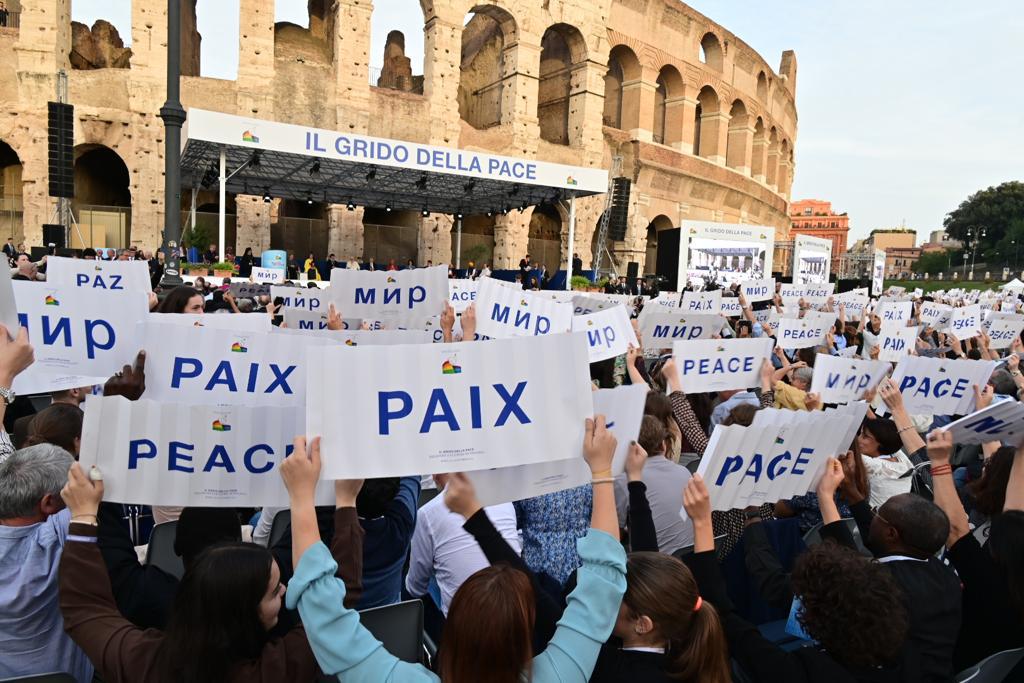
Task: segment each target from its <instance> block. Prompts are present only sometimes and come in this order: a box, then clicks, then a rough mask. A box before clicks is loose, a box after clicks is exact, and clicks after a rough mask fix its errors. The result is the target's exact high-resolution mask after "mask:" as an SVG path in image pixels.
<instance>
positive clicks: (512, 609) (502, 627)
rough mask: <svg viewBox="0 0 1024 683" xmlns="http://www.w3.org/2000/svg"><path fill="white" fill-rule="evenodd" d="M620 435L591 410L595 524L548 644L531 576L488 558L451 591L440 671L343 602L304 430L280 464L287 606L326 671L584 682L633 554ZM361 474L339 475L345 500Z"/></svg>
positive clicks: (349, 676) (367, 677)
mask: <svg viewBox="0 0 1024 683" xmlns="http://www.w3.org/2000/svg"><path fill="white" fill-rule="evenodd" d="M615 445H616V441H615V437H614V436H613V435H612V434H611V432H609V431H608V430H607V429H606V428H605V423H604V417H603V416H601V415H598V416H596V418H595V419H594V420H587V429H586V436H585V438H584V446H583V455H584V458H585V459H586V461H587V464H588V465H589V466H590V470H591V474H592V486H593V489H594V506H593V513H592V515H591V529H590V531H589V532H588V533H587V535H586V536H584V537H583V538H581V539H580V540H579V543H578V551H579V555H580V559H581V560H582V562H583V564H582V566H581V567H580V569H579V573H578V580H577V585H576V589H575V590H574V591H573V592H572V593H571V594H570V595H569V598H568V606H567V607H566V609H565V612H564V614H563V616H562V618H561V620H559V622H558V627H557V629H556V630H555V635H554V637H553V638H552V639H551V642H550V644H549V645H548V647H547V649H546V650H545V651H544V653H543V654H540V655H538V656H537V657H533V656H532V654H533V653H532V649H531V645H530V643H531V631H532V628H533V616H534V615H533V609H534V599H533V596H532V594H531V593H532V590H533V589H532V586H531V585H530V581H529V579H528V578H527V577H526V576H525V574H523V573H522V572H520V571H519V570H516V569H512V568H510V567H508V566H507V565H498V566H493V567H488V568H486V569H482V570H480V571H479V572H477V573H476V574H473V575H472V576H471V577H470V578H469V579H467V580H466V581H465V582H464V583H463V585H462V586H461V587H460V588H459V590H458V592H457V593H456V594H455V597H454V599H453V600H452V605H451V609H450V610H449V612H448V620H447V622H446V624H445V630H444V635H443V640H444V647H443V648H442V650H441V652H440V653H439V660H438V670H439V672H440V676H438V675H436V674H434V673H433V672H431V671H429V670H428V669H426V668H425V667H423V666H420V665H418V664H411V663H408V662H403V661H400V660H399V659H398V658H397V657H395V656H394V655H392V654H391V653H390V652H388V651H387V650H386V649H384V646H383V645H381V643H380V642H378V641H377V640H376V639H375V638H374V637H373V636H372V635H371V634H370V633H369V631H367V630H366V629H365V628H363V626H362V625H361V624H360V621H359V613H358V612H355V611H353V610H350V609H346V608H344V607H343V606H342V599H343V598H344V594H345V586H344V584H342V583H341V582H340V581H337V580H335V578H334V571H335V563H334V560H333V559H332V557H331V554H330V552H329V551H328V550H327V547H326V546H324V544H323V543H322V542H321V541H320V533H319V531H318V529H317V525H316V515H315V512H314V508H313V502H314V501H313V499H314V496H313V492H314V489H315V488H316V483H317V481H318V480H319V478H320V443H319V439H314V440H313V441H312V442H311V443H310V446H309V449H308V452H307V448H306V443H305V439H303V438H301V437H299V438H297V439H296V441H295V451H294V453H293V454H292V455H291V456H290V457H288V458H286V459H285V461H284V462H283V463H282V465H281V476H282V477H283V478H284V481H285V485H286V486H287V487H288V493H289V496H290V499H291V510H292V555H293V561H294V563H295V568H296V569H295V575H294V577H293V578H292V581H291V583H290V584H289V586H288V593H287V596H286V599H287V604H288V606H289V607H290V608H292V609H295V608H298V610H299V614H300V615H301V616H302V622H303V624H304V625H305V627H306V633H307V634H308V637H309V643H310V645H311V646H312V648H313V652H314V653H315V655H316V658H317V661H318V662H319V664H320V667H321V668H322V669H323V671H324V673H325V674H327V675H330V676H339V677H340V678H341V680H344V681H345V682H346V683H360V682H361V681H367V682H370V681H372V682H373V683H381V682H388V681H402V682H403V683H404V682H412V683H416V682H423V683H428V682H429V683H433V682H435V681H444V683H470V682H471V681H480V680H488V681H495V682H504V681H507V682H509V683H517V682H520V681H532V682H533V683H548V682H551V683H554V682H556V681H557V682H558V683H570V682H577V683H585V682H586V681H587V680H588V679H589V678H590V675H591V673H592V672H593V669H594V664H595V663H596V661H597V656H598V653H599V652H600V650H601V646H602V645H603V644H604V642H605V641H606V640H607V639H608V637H609V636H610V635H611V632H612V628H613V627H614V625H615V621H616V618H617V616H618V614H619V605H620V603H621V602H622V595H623V593H624V592H625V590H626V555H625V551H624V550H623V549H622V546H621V545H620V544H619V540H618V539H619V527H618V519H617V517H616V514H615V497H614V493H613V491H612V482H613V477H612V475H611V463H612V455H613V454H614V453H615ZM361 484H362V482H359V481H355V482H344V481H342V482H337V483H336V487H337V489H338V504H339V506H341V505H343V504H344V503H343V499H346V500H348V502H350V504H352V505H354V504H355V498H356V495H357V493H358V490H359V487H360V486H361ZM485 625H486V626H485Z"/></svg>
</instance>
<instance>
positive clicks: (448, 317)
mask: <svg viewBox="0 0 1024 683" xmlns="http://www.w3.org/2000/svg"><path fill="white" fill-rule="evenodd" d="M454 328H455V309H454V308H452V305H451V304H450V303H448V302H445V304H444V312H443V313H441V331H442V332H444V338H445V341H451V339H452V330H453V329H454Z"/></svg>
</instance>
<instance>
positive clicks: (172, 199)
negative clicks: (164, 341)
mask: <svg viewBox="0 0 1024 683" xmlns="http://www.w3.org/2000/svg"><path fill="white" fill-rule="evenodd" d="M180 94H181V0H167V101H166V102H164V106H163V107H161V108H160V118H162V119H163V120H164V241H163V244H162V245H161V247H160V249H161V251H163V253H164V277H163V280H162V281H161V283H160V284H161V285H163V286H164V287H165V288H166V287H174V286H176V285H180V284H181V282H182V280H181V275H179V263H178V260H179V256H178V255H179V253H180V245H179V243H180V242H181V126H182V124H184V123H185V110H184V109H183V108H182V106H181V102H180V101H179V98H180Z"/></svg>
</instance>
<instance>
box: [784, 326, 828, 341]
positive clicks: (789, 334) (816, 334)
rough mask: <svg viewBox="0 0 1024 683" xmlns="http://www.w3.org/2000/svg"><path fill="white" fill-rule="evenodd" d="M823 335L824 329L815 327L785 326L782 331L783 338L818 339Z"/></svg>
mask: <svg viewBox="0 0 1024 683" xmlns="http://www.w3.org/2000/svg"><path fill="white" fill-rule="evenodd" d="M824 336H825V330H824V329H820V328H817V327H811V328H809V329H799V330H797V329H792V328H787V329H784V330H783V331H782V338H783V339H820V338H821V337H824Z"/></svg>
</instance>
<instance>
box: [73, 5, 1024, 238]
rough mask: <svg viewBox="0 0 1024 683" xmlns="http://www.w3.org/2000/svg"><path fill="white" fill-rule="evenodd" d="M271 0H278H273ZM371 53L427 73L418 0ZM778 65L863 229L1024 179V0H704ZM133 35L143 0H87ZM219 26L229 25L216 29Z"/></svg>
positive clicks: (228, 52)
mask: <svg viewBox="0 0 1024 683" xmlns="http://www.w3.org/2000/svg"><path fill="white" fill-rule="evenodd" d="M269 1H270V0H268V2H269ZM374 4H375V9H374V15H373V27H372V28H373V31H372V35H371V65H373V66H379V65H380V61H381V56H382V54H383V50H384V40H385V38H386V36H387V33H388V31H390V30H393V29H398V30H401V31H403V33H405V37H406V53H407V54H408V55H409V56H410V57H411V58H412V60H413V71H414V72H416V73H422V59H423V56H422V55H423V20H422V14H421V12H420V9H419V3H418V2H417V0H376V1H375V3H374ZM688 4H690V5H691V6H692V7H694V8H695V9H697V10H698V11H700V12H702V13H704V14H705V15H707V16H708V17H710V18H711V19H712V20H714V21H716V22H718V23H720V24H722V25H724V26H726V27H727V28H728V29H729V30H730V31H732V32H733V33H735V34H736V35H737V36H739V37H740V38H741V39H742V40H744V41H745V42H746V43H747V44H749V45H750V46H751V47H753V48H754V49H755V50H757V51H758V52H759V53H760V54H761V56H763V57H764V58H765V60H766V61H767V62H768V63H769V64H771V65H772V67H773V68H775V69H777V68H778V64H779V59H780V57H781V55H782V51H783V50H786V49H793V50H795V51H796V53H797V61H798V65H799V71H798V74H797V111H798V113H799V116H800V128H799V133H798V136H797V142H796V177H795V180H794V184H793V198H794V199H800V198H816V199H827V200H830V201H832V203H833V206H834V208H835V209H836V210H837V211H847V212H849V214H850V224H851V228H852V230H851V243H852V242H853V240H854V239H857V238H860V237H864V236H866V235H867V233H868V232H869V231H870V230H871V229H873V228H879V227H890V226H897V225H900V224H901V223H902V222H903V221H906V225H907V227H911V228H915V229H917V230H918V236H919V238H925V237H926V236H927V232H928V231H930V230H934V229H939V228H941V226H942V218H943V216H944V215H945V214H946V213H947V212H948V211H950V210H952V209H953V208H955V207H956V206H957V205H958V204H959V203H960V201H962V200H963V199H964V198H966V197H967V195H969V194H970V193H971V192H974V191H976V190H978V189H981V188H984V187H988V186H989V185H995V184H998V183H1000V182H1004V181H1006V180H1021V179H1024V177H1022V176H1024V172H1022V169H1024V114H1022V112H1024V88H1022V87H1020V83H1021V78H1022V76H1021V74H1024V44H1022V42H1021V36H1022V35H1024V13H1022V12H1021V11H1020V5H1019V4H1018V3H1017V2H1014V1H1013V0H984V1H982V2H962V1H954V0H902V1H897V2H893V1H892V0H887V1H884V2H883V1H882V0H860V1H859V2H840V1H838V0H729V1H728V2H725V1H723V0H691V2H689V3H688ZM275 14H276V17H277V20H278V21H291V22H293V23H296V24H300V25H307V24H308V20H307V17H306V0H277V2H276V5H275ZM72 15H73V17H74V18H75V19H76V20H77V21H83V22H86V23H90V24H91V23H92V21H93V20H94V19H95V18H97V17H103V18H105V19H108V20H109V21H111V22H112V23H113V24H114V25H115V26H117V27H118V29H119V31H120V32H121V34H122V38H124V39H125V40H126V42H130V39H129V36H128V35H127V31H128V26H129V23H130V0H73V2H72ZM237 17H238V0H199V4H198V20H199V31H200V33H202V34H203V35H204V40H203V45H202V50H203V51H202V72H203V75H204V76H211V77H216V78H232V79H233V78H235V76H236V74H237V71H238V19H237ZM213 36H216V39H214V38H213Z"/></svg>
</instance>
